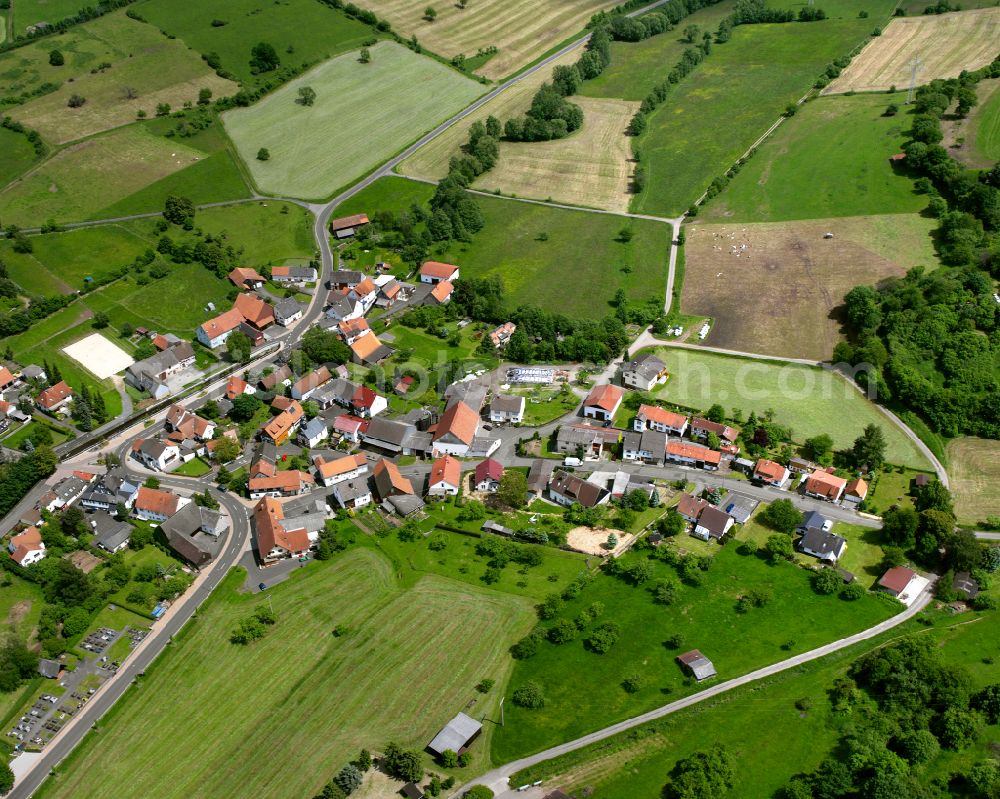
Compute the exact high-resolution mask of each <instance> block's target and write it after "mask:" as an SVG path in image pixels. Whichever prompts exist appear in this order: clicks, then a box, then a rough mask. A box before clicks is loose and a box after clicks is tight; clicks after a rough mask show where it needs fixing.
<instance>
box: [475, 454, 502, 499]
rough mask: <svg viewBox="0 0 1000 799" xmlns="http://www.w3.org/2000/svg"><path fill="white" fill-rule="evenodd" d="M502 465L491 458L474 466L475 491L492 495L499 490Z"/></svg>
mask: <svg viewBox="0 0 1000 799" xmlns="http://www.w3.org/2000/svg"><path fill="white" fill-rule="evenodd" d="M503 472H504V469H503V464H501V463H500V462H499V461H495V460H493V459H492V458H487V459H486V460H484V461H480V462H479V463H477V464H476V473H475V478H474V480H475V486H476V491H485V492H489V493H493V492H494V491H496V490H497V489H498V488H500V480H501V478H503Z"/></svg>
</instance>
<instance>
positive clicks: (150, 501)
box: [132, 486, 191, 522]
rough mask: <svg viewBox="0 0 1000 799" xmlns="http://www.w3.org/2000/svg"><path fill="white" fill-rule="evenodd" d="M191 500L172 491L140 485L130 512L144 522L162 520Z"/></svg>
mask: <svg viewBox="0 0 1000 799" xmlns="http://www.w3.org/2000/svg"><path fill="white" fill-rule="evenodd" d="M190 501H191V500H190V499H187V498H186V497H179V496H177V494H175V493H173V492H172V491H165V490H163V489H159V488H148V487H147V486H142V487H141V488H140V489H139V494H138V495H137V496H136V498H135V505H134V507H133V508H132V514H133V515H134V516H135V517H136V518H137V519H142V520H143V521H146V522H162V521H166V520H167V519H169V518H170V517H171V516H173V515H174V514H175V513H177V511H179V510H180V509H181V508H183V507H184V506H185V505H187V504H188V503H189V502H190Z"/></svg>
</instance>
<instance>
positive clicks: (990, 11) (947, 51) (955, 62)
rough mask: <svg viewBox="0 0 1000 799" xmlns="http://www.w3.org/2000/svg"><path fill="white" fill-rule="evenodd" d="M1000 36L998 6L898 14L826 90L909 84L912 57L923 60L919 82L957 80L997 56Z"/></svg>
mask: <svg viewBox="0 0 1000 799" xmlns="http://www.w3.org/2000/svg"><path fill="white" fill-rule="evenodd" d="M998 40H1000V8H981V9H973V10H970V11H963V12H961V13H959V14H929V15H926V16H919V17H912V18H910V17H896V18H895V19H893V20H892V22H890V23H889V25H887V26H886V28H885V30H884V31H883V32H882V35H881V36H879V37H877V38H875V39H872V41H871V42H870V43H869V44H868V46H867V47H865V49H864V50H863V51H862V52H861V54H860V55H858V57H857V58H855V59H854V61H853V62H852V63H851V65H850V66H848V67H847V69H845V70H844V71H843V72H842V73H841V74H840V77H838V78H837V79H836V80H834V81H833V83H831V84H830V85H829V86H827V87H826V89H824V93H827V94H836V93H838V92H846V91H880V90H882V89H888V88H889V87H890V86H906V85H908V84H909V81H910V76H911V71H912V61H913V59H914V57H915V56H919V57H920V59H921V64H920V69H919V72H918V73H917V80H918V82H919V83H930V81H932V80H934V79H935V78H955V77H958V75H959V73H961V72H962V71H963V70H973V69H979V67H982V66H985V65H986V64H988V63H990V61H992V60H993V59H994V58H996V54H997V53H996V49H997V47H996V45H997V41H998Z"/></svg>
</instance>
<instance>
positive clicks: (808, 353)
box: [681, 214, 937, 361]
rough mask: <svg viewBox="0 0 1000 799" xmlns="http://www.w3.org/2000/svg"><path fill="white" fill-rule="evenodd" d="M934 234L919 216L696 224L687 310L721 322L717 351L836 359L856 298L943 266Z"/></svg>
mask: <svg viewBox="0 0 1000 799" xmlns="http://www.w3.org/2000/svg"><path fill="white" fill-rule="evenodd" d="M934 228H935V221H934V220H933V219H930V218H925V217H921V216H917V215H916V214H892V215H885V216H863V217H839V218H831V219H808V220H799V221H794V222H761V223H758V224H741V223H738V222H735V223H726V224H713V225H701V224H695V225H691V226H689V228H688V233H687V241H686V244H685V250H686V262H685V280H684V285H683V288H682V290H681V305H682V307H683V308H684V311H685V313H689V314H694V315H697V316H708V317H711V318H712V320H713V326H712V330H711V332H710V333H709V335H708V338H707V339H706V340H705V343H706V344H709V345H711V346H715V347H722V348H723V349H735V350H739V351H744V352H755V353H761V354H764V355H781V356H785V357H790V358H809V359H811V360H815V361H823V360H829V359H830V358H831V357H832V355H833V348H834V347H835V346H836V345H837V343H838V342H839V341H840V340H841V339H842V338H843V336H842V334H841V330H842V325H843V316H842V314H843V302H844V296H845V295H846V294H847V292H848V291H850V290H851V289H852V288H854V287H855V286H857V285H861V284H866V285H868V284H876V283H879V282H880V281H882V280H885V279H887V278H890V277H901V276H903V275H904V274H906V272H907V270H909V269H911V268H913V267H914V266H918V265H920V266H924V267H925V268H927V269H928V270H931V269H933V268H934V267H936V266H937V256H936V255H935V253H934V247H933V239H932V234H933V230H934ZM828 233H832V234H833V238H829V239H827V238H824V236H825V235H826V234H828ZM736 286H753V291H752V292H742V291H738V290H736V291H734V290H733V288H734V287H736Z"/></svg>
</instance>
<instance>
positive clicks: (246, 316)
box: [233, 294, 274, 330]
mask: <svg viewBox="0 0 1000 799" xmlns="http://www.w3.org/2000/svg"><path fill="white" fill-rule="evenodd" d="M233 308H234V309H235V310H237V311H239V313H240V314H241V315H242V316H243V321H244V322H246V323H247V324H249V325H250V326H251V327H254V328H256V329H257V330H266V329H267V328H269V327H270V326H271V325H273V324H274V308H272V307H271V306H270V305H269V304H268V303H266V302H264V301H263V300H262V299H261V298H260V297H256V296H254V295H253V294H240V295H239V296H238V297H237V298H236V300H235V301H234V302H233Z"/></svg>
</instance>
